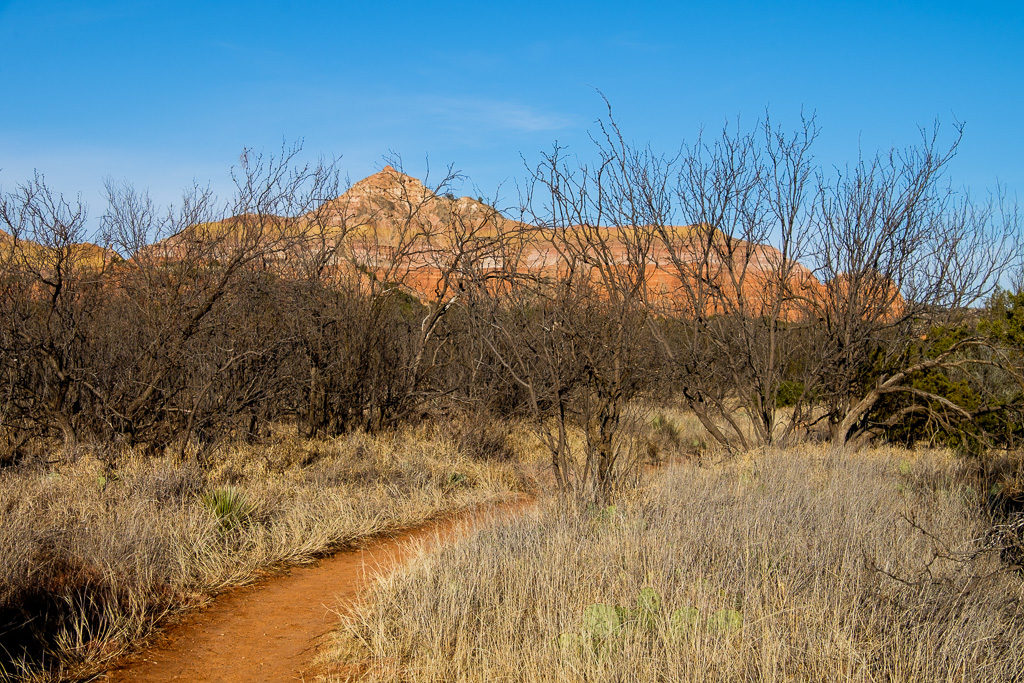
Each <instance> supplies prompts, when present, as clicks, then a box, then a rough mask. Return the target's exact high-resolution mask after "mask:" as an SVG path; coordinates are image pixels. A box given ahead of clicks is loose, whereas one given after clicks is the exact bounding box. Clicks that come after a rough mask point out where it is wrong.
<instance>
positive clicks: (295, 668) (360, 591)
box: [106, 499, 528, 682]
mask: <svg viewBox="0 0 1024 683" xmlns="http://www.w3.org/2000/svg"><path fill="white" fill-rule="evenodd" d="M527 504H528V501H526V500H524V499H517V500H513V501H510V502H505V503H498V504H493V505H485V506H480V507H477V508H474V509H471V510H469V511H466V512H462V513H459V514H456V515H453V516H449V517H445V518H442V519H440V520H437V521H432V522H428V523H426V524H423V525H421V526H418V527H415V528H413V529H408V530H405V531H401V532H397V533H395V534H392V535H388V536H381V537H376V538H373V539H371V540H369V541H367V542H366V543H365V545H363V547H361V548H357V549H354V550H346V551H342V552H339V553H337V554H335V555H332V556H329V557H326V558H324V559H322V560H320V561H318V562H317V563H315V564H312V565H309V566H305V567H297V568H294V569H292V570H291V571H290V572H289V573H288V574H285V575H282V576H275V577H271V578H268V579H266V580H264V581H261V582H259V583H256V584H253V585H250V586H244V587H241V588H237V589H234V590H230V591H228V592H226V593H224V594H222V595H221V596H219V597H218V598H217V599H216V600H214V602H213V604H212V605H211V606H210V607H209V608H207V609H205V610H203V611H201V612H197V613H196V614H194V615H191V616H189V617H186V618H185V619H184V620H183V621H181V622H180V623H178V624H176V625H175V626H173V627H172V628H171V629H169V630H168V631H167V633H166V634H165V636H164V637H163V638H162V639H161V640H160V641H158V642H157V644H156V645H155V646H154V647H152V648H150V649H148V650H145V651H143V652H141V653H139V654H137V655H135V656H134V657H132V658H130V659H128V660H127V661H126V662H124V663H122V665H121V666H120V667H118V668H117V669H114V670H112V671H110V672H108V674H107V678H106V680H108V681H232V682H234V681H289V680H303V678H304V673H305V674H306V676H305V677H306V678H308V677H309V676H308V668H309V666H310V664H311V661H312V659H313V655H314V653H315V651H316V648H317V646H318V645H319V643H320V640H321V638H322V637H323V636H324V635H326V634H327V633H329V632H330V631H331V630H332V629H334V628H335V627H336V626H337V623H338V616H337V612H338V610H344V609H346V608H350V607H352V606H353V605H355V604H356V603H358V602H359V600H360V599H362V598H363V597H364V596H365V594H366V590H367V589H368V588H369V587H370V586H371V585H372V583H373V582H374V581H375V580H376V579H377V578H379V577H382V576H385V575H387V574H388V573H390V572H392V571H394V570H395V569H397V568H398V567H399V566H400V565H401V564H403V563H404V562H406V561H408V560H409V559H410V558H411V557H412V556H413V555H414V554H415V553H416V552H417V551H418V550H419V548H421V547H424V546H425V547H426V548H427V549H430V548H432V547H436V546H440V545H442V544H445V543H450V542H452V541H454V540H456V539H458V538H460V537H462V536H464V535H466V534H467V533H469V532H470V531H472V530H473V529H475V528H478V527H479V526H481V525H483V524H486V523H488V522H491V521H494V520H496V519H501V518H506V517H509V516H512V515H514V514H516V513H518V512H519V511H521V510H522V509H523V508H524V507H525V506H526V505H527Z"/></svg>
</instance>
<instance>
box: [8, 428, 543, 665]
mask: <svg viewBox="0 0 1024 683" xmlns="http://www.w3.org/2000/svg"><path fill="white" fill-rule="evenodd" d="M523 485H524V480H523V475H522V474H521V473H520V472H519V470H518V467H517V465H516V463H515V462H513V461H511V460H505V461H502V462H498V461H484V460H481V459H479V458H476V459H474V458H471V457H469V456H467V455H465V454H463V453H462V451H461V450H460V449H459V448H458V444H457V441H456V440H455V439H454V437H452V436H451V435H450V434H447V433H446V432H445V431H444V430H441V429H437V428H427V427H421V428H406V429H402V430H399V431H398V432H395V433H391V434H379V435H374V436H367V435H362V434H354V435H351V436H348V437H342V438H338V439H332V440H313V441H309V440H303V439H298V438H295V437H288V438H283V439H279V440H277V441H276V442H273V443H271V444H270V445H265V446H253V445H244V446H241V445H240V446H236V447H232V448H228V449H226V450H224V451H223V452H220V453H217V454H215V457H214V458H212V459H211V462H210V463H209V464H208V465H206V466H202V465H200V464H198V463H196V462H195V461H184V462H183V461H180V460H178V459H177V458H176V457H168V458H158V459H153V458H145V457H141V456H138V455H136V454H134V453H131V452H125V453H117V454H112V453H110V452H109V451H106V450H98V451H95V452H94V451H90V450H89V449H87V448H86V449H83V452H81V453H79V454H78V455H77V457H76V458H74V460H73V461H72V462H69V463H67V464H65V465H59V466H56V467H52V468H50V467H47V468H31V469H20V470H10V469H9V470H2V471H0V645H2V646H3V647H2V648H0V679H3V678H5V677H15V676H17V677H19V678H21V677H37V678H39V677H49V678H78V677H83V676H88V675H90V674H93V673H96V672H98V671H102V669H103V665H104V663H105V662H109V661H110V660H111V659H112V658H114V657H116V656H118V655H120V654H122V653H123V652H124V651H125V650H127V649H130V648H132V647H133V646H134V645H136V644H138V642H139V641H140V639H143V638H144V637H145V636H146V635H147V634H148V633H150V632H151V631H152V629H153V627H154V625H155V624H157V623H158V622H160V621H161V620H162V619H164V618H166V617H168V616H171V615H174V614H176V613H180V612H182V611H184V610H187V609H189V608H191V607H195V606H197V605H200V604H202V603H203V602H205V601H207V600H208V599H209V597H210V596H211V595H212V594H214V593H216V592H217V591H220V590H222V589H224V588H227V587H230V586H234V585H239V584H244V583H247V582H250V581H253V580H254V579H256V578H258V577H259V576H261V575H263V574H265V573H266V572H267V571H270V570H273V569H275V568H278V567H283V566H285V565H289V564H297V563H304V562H309V561H311V560H313V559H315V558H317V557H318V556H320V555H322V554H324V553H325V552H328V551H330V550H333V549H337V548H340V547H344V546H346V545H351V544H353V543H357V542H358V541H359V539H361V538H364V537H366V536H369V535H371V534H376V533H380V532H386V531H388V530H392V529H397V528H400V527H405V526H410V525H414V524H417V523H419V522H423V521H425V520H426V519H428V518H430V517H434V516H437V515H439V514H443V513H445V512H448V511H453V510H456V509H458V508H462V507H466V506H470V505H473V504H477V503H481V502H484V501H488V500H496V499H499V498H501V497H505V496H508V495H510V494H511V493H512V492H513V491H516V490H518V489H520V488H522V486H523Z"/></svg>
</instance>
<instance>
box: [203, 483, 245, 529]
mask: <svg viewBox="0 0 1024 683" xmlns="http://www.w3.org/2000/svg"><path fill="white" fill-rule="evenodd" d="M203 503H205V504H206V506H207V507H208V508H210V511H211V512H213V514H214V515H216V517H217V519H218V520H219V521H220V526H221V528H222V529H225V530H230V529H234V528H235V527H237V526H239V525H241V524H244V523H246V522H248V521H249V519H250V518H251V517H252V513H253V512H254V510H255V506H254V505H253V504H252V503H251V502H249V499H248V498H247V497H246V495H245V493H244V492H242V491H239V490H238V489H236V488H234V487H232V486H225V487H224V488H219V489H214V490H213V491H211V492H209V493H207V494H205V495H204V496H203Z"/></svg>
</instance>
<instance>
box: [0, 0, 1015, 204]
mask: <svg viewBox="0 0 1024 683" xmlns="http://www.w3.org/2000/svg"><path fill="white" fill-rule="evenodd" d="M0 84H2V90H0V92H2V95H0V185H2V186H3V187H6V188H9V187H11V186H12V185H13V184H14V183H16V182H18V181H20V180H22V179H24V178H25V177H27V176H28V175H29V174H30V173H31V172H32V171H33V169H39V170H41V171H43V172H44V173H45V174H46V175H47V178H48V179H49V180H50V181H51V182H52V184H54V185H55V186H57V187H58V188H59V189H60V190H62V191H64V192H69V193H74V192H81V193H82V194H83V197H84V198H85V199H86V200H88V201H90V202H92V203H94V204H96V205H98V204H99V196H100V195H99V192H100V188H101V187H102V182H103V179H104V178H105V177H112V178H115V179H130V180H132V181H134V182H135V183H136V184H138V185H140V186H143V187H147V188H149V190H150V191H151V193H152V194H153V195H154V197H156V198H157V199H160V200H163V201H169V200H172V199H173V198H174V197H176V196H177V194H178V193H179V191H180V188H182V187H183V186H185V185H187V184H189V183H190V182H191V181H192V180H193V179H198V180H200V181H201V182H210V183H211V184H212V185H213V186H214V188H225V187H226V186H227V180H228V176H227V172H228V169H229V167H230V166H231V164H232V163H235V162H236V161H237V159H238V156H239V153H240V151H241V149H242V148H243V147H244V146H249V147H256V148H267V149H273V148H276V147H279V146H280V144H281V141H282V139H287V140H295V139H298V138H302V139H304V140H305V147H306V150H307V151H308V152H310V153H312V154H316V155H319V154H323V155H327V156H336V155H341V156H342V165H343V168H344V169H345V170H346V171H347V172H348V173H349V174H350V176H351V177H352V179H353V180H357V179H359V178H361V177H363V176H365V175H368V174H369V173H371V172H373V171H375V170H378V169H379V168H380V167H381V165H382V162H381V157H382V155H383V154H385V153H387V152H388V151H389V150H393V151H396V152H399V153H401V154H402V156H403V158H404V159H405V162H406V167H407V169H408V170H410V171H411V172H414V173H417V174H421V173H422V172H423V169H424V159H425V157H427V155H429V158H430V162H431V164H432V165H435V166H440V165H443V164H446V163H448V162H453V163H454V164H455V165H456V166H457V167H458V168H460V169H462V170H463V171H464V172H465V173H466V174H467V175H468V176H469V177H470V178H471V180H472V185H467V186H466V187H465V188H464V192H465V193H467V194H477V189H479V193H481V194H487V195H491V194H492V193H493V192H494V191H495V189H496V188H497V187H498V186H499V185H500V184H502V183H505V187H506V188H508V187H511V184H512V183H513V182H514V180H515V178H517V177H520V176H521V175H522V161H521V158H520V155H524V156H525V157H526V158H528V159H535V158H536V156H537V153H538V152H539V151H540V150H543V149H545V148H547V147H549V146H550V145H551V143H552V142H553V141H555V140H556V139H557V140H559V141H561V142H563V143H567V144H569V145H570V146H571V147H573V148H577V149H580V150H585V141H586V131H587V130H588V128H590V127H591V126H592V124H593V121H594V120H595V119H596V118H597V117H598V116H599V115H601V114H602V112H603V105H602V103H601V101H600V99H599V97H598V95H597V94H596V92H595V88H600V89H601V90H602V91H603V92H604V93H605V94H606V95H607V96H608V97H609V99H610V100H611V102H612V104H613V105H614V107H615V110H616V114H617V117H618V119H619V120H620V122H621V123H622V125H623V126H624V127H625V130H626V132H627V134H628V135H629V136H630V137H632V138H633V139H634V140H637V141H651V142H653V143H654V144H655V145H656V146H659V147H663V148H666V149H672V148H674V147H675V146H677V145H678V144H679V142H680V141H682V140H686V139H692V138H693V137H694V135H695V134H696V133H697V131H698V130H699V128H700V127H701V126H702V125H703V126H706V127H709V128H717V127H719V126H720V125H721V124H722V122H723V121H724V120H725V119H726V118H731V117H735V116H737V115H740V116H741V117H745V118H747V119H753V118H754V117H755V116H757V115H758V114H760V113H761V112H762V111H764V109H765V108H766V107H767V108H768V109H769V110H770V111H771V112H772V114H773V115H774V116H775V117H777V118H779V119H782V120H787V121H788V120H793V119H795V117H796V116H798V115H799V112H800V110H801V109H804V110H806V111H814V112H816V113H817V115H818V120H819V123H820V125H821V126H822V129H823V134H822V137H821V139H820V145H819V147H818V150H817V152H818V157H819V158H820V159H821V160H822V161H823V162H825V163H829V164H831V163H838V162H841V161H843V160H845V159H848V158H850V157H851V156H853V155H855V154H856V151H857V149H858V145H861V146H863V147H864V148H865V149H875V148H877V147H887V146H889V145H893V144H897V145H902V144H908V143H912V142H914V141H915V140H916V139H917V127H918V126H919V125H922V124H924V125H927V124H930V123H931V122H932V121H933V120H934V119H936V118H939V119H940V120H942V121H944V122H951V121H952V120H953V119H954V118H955V119H959V120H962V121H964V122H965V123H966V125H967V131H966V137H965V140H964V143H963V146H962V148H961V153H960V156H959V157H958V159H957V160H956V162H955V164H954V167H953V169H952V170H953V174H954V180H955V181H956V182H958V183H959V184H963V185H965V186H968V187H970V188H971V189H972V191H977V192H983V191H985V189H986V188H987V187H991V186H992V185H993V184H994V183H995V182H996V181H997V180H998V181H1000V182H1002V183H1003V184H1005V185H1006V186H1007V188H1008V189H1009V190H1010V191H1011V192H1013V193H1016V194H1017V195H1018V196H1019V197H1021V198H1024V164H1022V162H1021V160H1022V159H1024V134H1022V132H1021V128H1020V126H1021V123H1022V122H1024V116H1022V114H1021V112H1022V109H1024V106H1022V105H1024V3H1018V2H1004V3H998V2H963V1H962V0H961V1H960V2H941V1H935V2H928V3H896V2H879V3H871V2H844V3H830V2H809V3H797V2H789V3H768V2H746V3H744V2H714V3H649V4H647V3H639V2H634V3H622V2H615V3H611V2H598V1H595V2H590V3H530V2H520V3H509V4H501V3H485V2H479V3H472V4H461V3H454V2H451V3H444V4H439V5H433V4H431V3H427V2H418V3H404V2H380V1H376V2H374V1H367V2H361V3H344V2H336V3H329V2H324V3H291V2H258V1H255V0H253V1H251V2H245V3H230V2H219V3H218V2H203V3H191V2H181V1H179V2H144V1H135V2H84V1H83V2H66V3H56V2H42V1H34V2H28V1H15V2H2V1H0ZM512 194H513V193H512V192H509V191H506V192H505V195H506V196H509V197H510V195H512ZM94 211H95V209H94Z"/></svg>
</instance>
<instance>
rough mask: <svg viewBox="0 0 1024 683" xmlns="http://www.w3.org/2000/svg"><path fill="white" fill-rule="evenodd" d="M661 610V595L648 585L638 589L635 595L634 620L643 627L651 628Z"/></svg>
mask: <svg viewBox="0 0 1024 683" xmlns="http://www.w3.org/2000/svg"><path fill="white" fill-rule="evenodd" d="M660 611H661V596H660V595H659V594H658V591H656V590H654V589H653V588H651V587H650V586H645V587H644V588H641V589H640V594H639V595H638V596H637V597H636V620H637V622H638V624H639V625H640V626H641V627H642V628H645V629H648V630H653V629H654V626H655V624H656V623H657V619H658V613H659V612H660Z"/></svg>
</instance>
